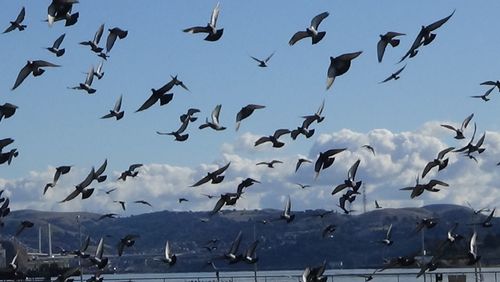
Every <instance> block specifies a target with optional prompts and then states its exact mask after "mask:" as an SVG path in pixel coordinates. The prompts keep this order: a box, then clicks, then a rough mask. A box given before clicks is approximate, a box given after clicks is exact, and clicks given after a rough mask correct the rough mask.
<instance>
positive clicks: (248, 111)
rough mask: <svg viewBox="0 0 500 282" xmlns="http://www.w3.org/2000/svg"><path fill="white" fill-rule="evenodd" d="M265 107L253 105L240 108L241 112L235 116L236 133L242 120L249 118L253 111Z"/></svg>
mask: <svg viewBox="0 0 500 282" xmlns="http://www.w3.org/2000/svg"><path fill="white" fill-rule="evenodd" d="M265 107H266V106H261V105H255V104H248V105H246V106H244V107H243V108H241V110H240V111H239V112H238V114H236V131H238V129H239V128H240V123H241V121H242V120H244V119H246V118H247V117H249V116H250V115H251V114H252V113H253V112H254V111H255V110H258V109H263V108H265Z"/></svg>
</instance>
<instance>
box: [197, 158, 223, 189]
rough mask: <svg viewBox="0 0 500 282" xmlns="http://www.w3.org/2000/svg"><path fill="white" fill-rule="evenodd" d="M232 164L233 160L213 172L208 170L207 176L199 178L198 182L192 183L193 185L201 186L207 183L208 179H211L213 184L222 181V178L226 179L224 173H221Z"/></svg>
mask: <svg viewBox="0 0 500 282" xmlns="http://www.w3.org/2000/svg"><path fill="white" fill-rule="evenodd" d="M230 164H231V162H228V163H227V164H226V165H225V166H223V167H221V168H219V169H217V170H215V171H213V172H208V173H207V175H206V176H205V177H203V178H202V179H200V180H198V182H196V183H195V184H193V185H191V187H196V186H200V185H202V184H205V183H207V182H208V181H211V183H212V184H218V183H221V182H222V180H224V175H221V174H222V173H224V171H226V169H227V168H228V167H229V165H230Z"/></svg>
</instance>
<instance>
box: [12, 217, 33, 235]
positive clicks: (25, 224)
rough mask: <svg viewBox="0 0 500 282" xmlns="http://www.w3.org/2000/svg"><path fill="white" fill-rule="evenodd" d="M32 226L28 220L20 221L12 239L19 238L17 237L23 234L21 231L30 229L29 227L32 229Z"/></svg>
mask: <svg viewBox="0 0 500 282" xmlns="http://www.w3.org/2000/svg"><path fill="white" fill-rule="evenodd" d="M33 225H34V224H33V222H31V221H28V220H23V221H21V224H20V225H19V227H18V228H17V231H16V234H15V235H14V237H19V235H21V232H23V230H24V229H25V228H31V227H33Z"/></svg>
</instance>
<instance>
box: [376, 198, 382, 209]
mask: <svg viewBox="0 0 500 282" xmlns="http://www.w3.org/2000/svg"><path fill="white" fill-rule="evenodd" d="M375 208H376V209H381V208H382V206H381V205H379V204H378V202H377V200H375Z"/></svg>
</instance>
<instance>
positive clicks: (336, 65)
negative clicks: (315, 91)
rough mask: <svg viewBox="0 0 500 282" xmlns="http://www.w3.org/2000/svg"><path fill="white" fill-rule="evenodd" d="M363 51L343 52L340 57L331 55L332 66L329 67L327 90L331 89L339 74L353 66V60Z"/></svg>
mask: <svg viewBox="0 0 500 282" xmlns="http://www.w3.org/2000/svg"><path fill="white" fill-rule="evenodd" d="M361 53H363V52H362V51H359V52H354V53H346V54H342V55H340V56H338V57H330V66H329V67H328V72H327V75H326V76H327V79H326V90H328V89H330V87H331V86H332V85H333V82H334V81H335V78H336V77H337V76H341V75H343V74H344V73H346V72H347V71H348V70H349V68H350V67H351V61H352V60H354V59H355V58H357V57H358V56H359V55H361Z"/></svg>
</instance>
